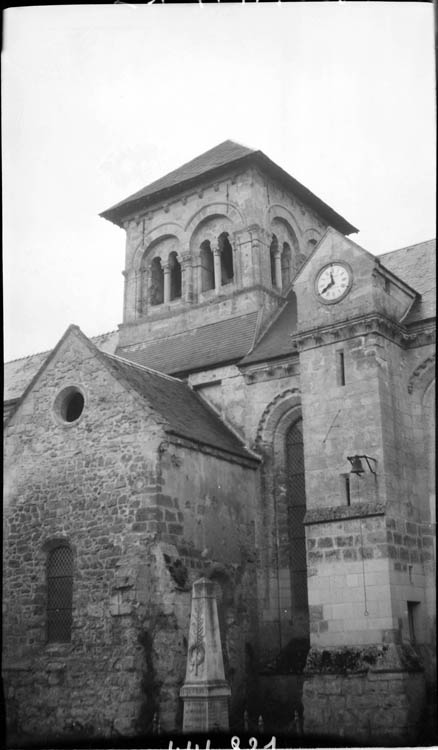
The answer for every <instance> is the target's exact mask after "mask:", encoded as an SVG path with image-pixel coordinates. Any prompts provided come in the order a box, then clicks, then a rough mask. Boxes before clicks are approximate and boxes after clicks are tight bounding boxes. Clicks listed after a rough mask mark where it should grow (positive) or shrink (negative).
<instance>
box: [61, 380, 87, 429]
mask: <svg viewBox="0 0 438 750" xmlns="http://www.w3.org/2000/svg"><path fill="white" fill-rule="evenodd" d="M84 405H85V399H84V396H83V394H82V393H81V391H80V390H79V388H76V387H75V386H70V387H69V388H64V390H63V391H61V393H59V394H58V396H57V397H56V400H55V413H56V415H57V416H58V417H59V418H60V419H61V420H62V421H63V422H76V421H77V420H78V419H79V417H80V416H81V414H82V412H83V410H84Z"/></svg>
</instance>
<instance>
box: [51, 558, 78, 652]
mask: <svg viewBox="0 0 438 750" xmlns="http://www.w3.org/2000/svg"><path fill="white" fill-rule="evenodd" d="M72 603H73V556H72V552H71V549H70V547H67V546H66V545H62V546H60V547H55V549H53V550H52V551H51V552H50V554H49V559H48V562H47V640H48V641H63V642H65V641H70V639H71V626H72Z"/></svg>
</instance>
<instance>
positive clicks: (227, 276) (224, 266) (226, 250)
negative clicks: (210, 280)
mask: <svg viewBox="0 0 438 750" xmlns="http://www.w3.org/2000/svg"><path fill="white" fill-rule="evenodd" d="M218 244H219V250H220V253H221V284H222V286H223V285H224V284H230V283H231V282H232V280H233V278H234V269H233V248H232V247H231V244H230V241H229V239H228V232H222V234H220V235H219V237H218Z"/></svg>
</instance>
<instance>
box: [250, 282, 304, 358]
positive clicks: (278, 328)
mask: <svg viewBox="0 0 438 750" xmlns="http://www.w3.org/2000/svg"><path fill="white" fill-rule="evenodd" d="M291 294H293V292H292V293H290V295H289V296H291ZM296 327H297V308H296V303H295V302H292V301H289V302H287V303H286V305H285V306H284V307H283V308H282V309H281V310H280V312H279V314H278V315H277V317H275V318H274V319H273V320H272V322H271V324H270V325H269V327H268V328H267V329H266V331H265V332H264V333H263V334H262V336H261V337H260V339H259V341H258V342H257V344H256V346H255V347H254V349H253V350H252V352H250V354H248V356H246V357H244V359H243V360H242V361H241V362H239V364H241V365H249V364H251V363H253V362H261V361H263V360H268V359H274V358H277V357H285V356H287V355H288V354H291V353H292V341H291V334H292V333H295V331H296Z"/></svg>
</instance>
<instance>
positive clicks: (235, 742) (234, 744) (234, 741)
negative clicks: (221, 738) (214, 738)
mask: <svg viewBox="0 0 438 750" xmlns="http://www.w3.org/2000/svg"><path fill="white" fill-rule="evenodd" d="M231 747H232V748H234V750H235V749H236V748H239V747H240V740H239V738H238V737H236V736H234V737H231Z"/></svg>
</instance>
